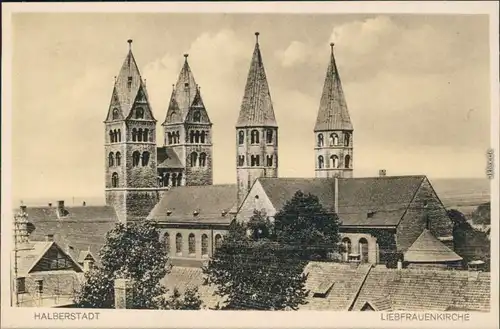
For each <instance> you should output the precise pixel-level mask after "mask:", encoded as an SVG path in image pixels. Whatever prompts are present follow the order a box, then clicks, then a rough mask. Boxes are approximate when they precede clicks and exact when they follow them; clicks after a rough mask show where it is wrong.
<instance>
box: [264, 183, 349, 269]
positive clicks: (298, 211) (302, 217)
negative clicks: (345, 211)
mask: <svg viewBox="0 0 500 329" xmlns="http://www.w3.org/2000/svg"><path fill="white" fill-rule="evenodd" d="M274 218H275V223H274V230H275V234H276V241H277V242H279V243H280V244H284V245H288V246H289V247H290V248H292V247H294V249H295V252H294V254H295V256H296V257H298V258H300V259H309V260H310V259H323V260H324V259H327V257H328V254H330V253H334V252H338V251H339V249H340V245H339V242H340V235H339V234H338V232H339V226H340V221H339V219H338V217H337V215H336V214H332V213H331V212H328V211H327V210H326V209H324V208H323V206H322V205H321V204H320V202H319V200H318V198H317V197H316V196H314V195H312V194H304V193H302V192H301V191H297V192H296V193H295V195H294V196H293V197H292V199H291V200H289V201H288V202H286V204H285V205H284V207H283V209H281V210H280V211H279V212H278V213H277V214H276V215H275V216H274Z"/></svg>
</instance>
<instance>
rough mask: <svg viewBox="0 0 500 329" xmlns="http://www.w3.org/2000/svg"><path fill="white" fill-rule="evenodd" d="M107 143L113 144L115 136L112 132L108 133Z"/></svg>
mask: <svg viewBox="0 0 500 329" xmlns="http://www.w3.org/2000/svg"><path fill="white" fill-rule="evenodd" d="M109 142H110V143H114V142H115V135H114V134H113V130H110V131H109Z"/></svg>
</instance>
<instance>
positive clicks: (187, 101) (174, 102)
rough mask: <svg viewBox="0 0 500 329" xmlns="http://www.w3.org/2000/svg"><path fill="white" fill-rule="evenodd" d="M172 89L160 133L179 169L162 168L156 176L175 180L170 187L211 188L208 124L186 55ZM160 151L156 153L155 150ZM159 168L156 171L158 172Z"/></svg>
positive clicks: (208, 119) (210, 144) (210, 139)
mask: <svg viewBox="0 0 500 329" xmlns="http://www.w3.org/2000/svg"><path fill="white" fill-rule="evenodd" d="M184 58H185V60H184V65H183V67H182V69H181V72H180V74H179V78H178V80H177V84H176V85H175V86H174V89H173V91H172V96H171V97H170V104H169V107H168V110H167V115H166V117H165V121H164V122H163V124H162V126H163V130H164V149H165V150H166V152H168V149H172V150H173V151H174V152H175V155H176V156H177V158H178V159H179V162H180V167H181V169H182V170H181V171H178V172H176V170H178V169H179V168H165V171H163V172H161V173H160V172H159V174H160V176H166V175H169V176H170V177H172V178H173V177H176V180H177V181H176V182H174V181H173V180H171V182H173V183H174V184H169V185H173V186H176V185H177V186H179V185H186V186H198V185H212V184H213V170H212V163H213V161H212V148H213V147H212V123H211V122H210V118H209V117H208V112H207V109H206V108H205V105H204V104H203V99H202V98H201V92H200V87H199V86H198V85H197V84H196V81H195V79H194V75H193V72H192V71H191V68H190V67H189V63H188V60H187V58H188V55H187V54H185V55H184ZM159 151H160V150H159ZM161 169H162V168H159V171H160V170H161Z"/></svg>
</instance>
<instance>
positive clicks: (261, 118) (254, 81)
mask: <svg viewBox="0 0 500 329" xmlns="http://www.w3.org/2000/svg"><path fill="white" fill-rule="evenodd" d="M255 39H256V40H255V49H254V52H253V56H252V61H251V63H250V69H249V71H248V77H247V83H246V86H245V93H244V95H243V100H242V102H241V109H240V114H239V117H238V122H237V123H236V127H249V126H250V127H251V126H272V127H277V126H278V124H277V123H276V118H275V116H274V110H273V104H272V100H271V93H270V91H269V85H268V83H267V77H266V72H265V69H264V63H263V62H262V55H261V53H260V49H259V32H255Z"/></svg>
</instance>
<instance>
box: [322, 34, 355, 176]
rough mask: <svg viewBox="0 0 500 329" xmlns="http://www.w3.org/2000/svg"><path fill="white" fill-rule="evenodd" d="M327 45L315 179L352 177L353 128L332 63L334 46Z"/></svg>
mask: <svg viewBox="0 0 500 329" xmlns="http://www.w3.org/2000/svg"><path fill="white" fill-rule="evenodd" d="M330 46H331V55H330V63H329V64H328V69H327V72H326V78H325V85H324V87H323V93H322V95H321V101H320V105H319V111H318V117H317V120H316V126H315V127H314V135H315V141H316V147H315V148H314V150H315V154H316V165H315V174H316V177H342V178H352V176H353V175H352V172H353V127H352V123H351V119H350V117H349V112H348V110H347V103H346V101H345V97H344V92H343V91H342V83H341V82H340V75H339V72H338V69H337V65H336V64H335V56H334V54H333V43H332V44H330Z"/></svg>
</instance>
